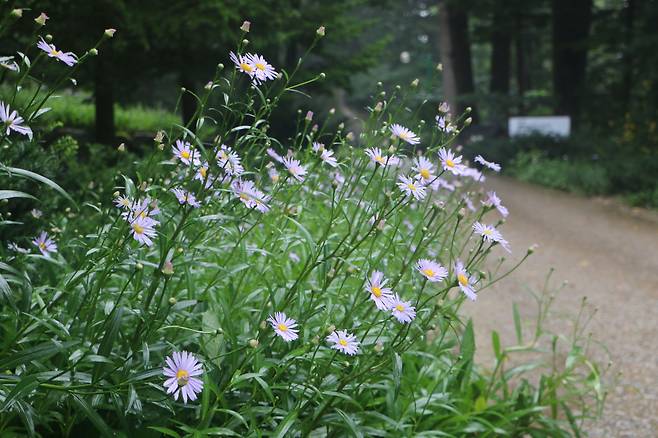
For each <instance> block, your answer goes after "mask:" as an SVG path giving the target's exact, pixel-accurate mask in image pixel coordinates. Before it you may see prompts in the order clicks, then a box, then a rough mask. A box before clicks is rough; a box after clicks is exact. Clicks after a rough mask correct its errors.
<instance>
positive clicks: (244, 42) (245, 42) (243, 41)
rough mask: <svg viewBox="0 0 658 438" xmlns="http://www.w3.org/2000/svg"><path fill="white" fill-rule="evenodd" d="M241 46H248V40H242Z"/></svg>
mask: <svg viewBox="0 0 658 438" xmlns="http://www.w3.org/2000/svg"><path fill="white" fill-rule="evenodd" d="M242 44H244V45H245V46H246V45H248V44H249V40H248V39H246V38H245V39H243V40H242Z"/></svg>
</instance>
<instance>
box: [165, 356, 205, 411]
mask: <svg viewBox="0 0 658 438" xmlns="http://www.w3.org/2000/svg"><path fill="white" fill-rule="evenodd" d="M165 362H166V364H167V365H166V366H165V367H164V368H163V370H162V373H163V374H164V375H165V377H169V378H168V379H167V380H165V382H164V385H163V386H164V387H165V388H167V394H172V393H173V394H174V400H178V396H179V395H182V396H183V403H185V404H187V400H188V399H189V400H191V401H194V400H196V398H197V394H199V393H201V391H203V380H201V379H199V378H197V376H200V375H201V374H203V366H202V365H201V363H200V362H199V361H198V360H197V358H196V357H194V355H193V354H192V353H188V352H187V351H181V352H180V353H179V352H177V351H174V352H173V354H172V355H171V356H170V357H167V358H166V359H165Z"/></svg>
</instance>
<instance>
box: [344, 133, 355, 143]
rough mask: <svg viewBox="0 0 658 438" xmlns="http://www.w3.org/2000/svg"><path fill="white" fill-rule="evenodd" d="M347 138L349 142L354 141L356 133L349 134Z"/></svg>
mask: <svg viewBox="0 0 658 438" xmlns="http://www.w3.org/2000/svg"><path fill="white" fill-rule="evenodd" d="M345 138H346V139H347V141H354V133H353V132H352V131H350V132H348V133H347V135H346V136H345Z"/></svg>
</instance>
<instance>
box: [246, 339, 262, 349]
mask: <svg viewBox="0 0 658 438" xmlns="http://www.w3.org/2000/svg"><path fill="white" fill-rule="evenodd" d="M258 344H260V342H258V339H249V346H250V347H251V348H258Z"/></svg>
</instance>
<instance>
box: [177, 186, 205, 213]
mask: <svg viewBox="0 0 658 438" xmlns="http://www.w3.org/2000/svg"><path fill="white" fill-rule="evenodd" d="M171 193H173V194H174V196H176V199H178V203H179V204H181V205H183V204H187V205H189V206H191V207H194V208H199V207H201V203H200V202H199V201H197V199H196V196H194V193H190V192H188V191H187V190H183V189H180V188H174V189H171Z"/></svg>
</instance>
